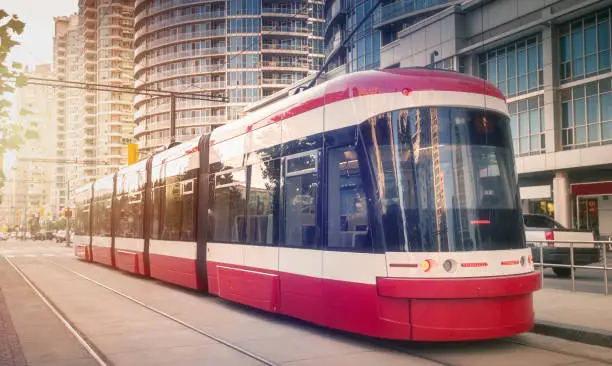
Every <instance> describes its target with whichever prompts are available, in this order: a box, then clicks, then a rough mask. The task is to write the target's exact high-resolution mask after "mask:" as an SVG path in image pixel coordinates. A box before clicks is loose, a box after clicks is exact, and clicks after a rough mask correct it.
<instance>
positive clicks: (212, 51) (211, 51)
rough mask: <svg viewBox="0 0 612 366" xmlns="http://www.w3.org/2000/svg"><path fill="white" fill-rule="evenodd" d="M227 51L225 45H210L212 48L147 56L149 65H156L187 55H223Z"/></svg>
mask: <svg viewBox="0 0 612 366" xmlns="http://www.w3.org/2000/svg"><path fill="white" fill-rule="evenodd" d="M225 52H226V48H225V46H223V47H210V48H200V49H198V50H185V51H179V52H170V53H167V54H164V55H159V56H146V59H147V62H148V63H149V65H156V64H159V63H162V62H165V61H170V60H179V59H182V58H187V57H200V56H210V55H221V54H225ZM141 62H142V60H141Z"/></svg>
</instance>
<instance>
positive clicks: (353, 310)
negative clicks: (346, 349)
mask: <svg viewBox="0 0 612 366" xmlns="http://www.w3.org/2000/svg"><path fill="white" fill-rule="evenodd" d="M110 182H112V183H110ZM97 190H100V191H99V192H98V193H96V191H97ZM109 192H111V193H109ZM75 205H76V212H77V215H76V221H77V222H76V225H75V226H76V227H75V235H76V236H75V254H76V255H77V256H78V257H79V258H81V259H83V260H87V261H93V262H98V263H101V264H105V265H110V266H114V267H117V268H119V269H121V270H124V271H127V272H131V273H137V274H141V275H144V276H150V277H152V278H155V279H158V280H161V281H166V282H169V283H173V284H177V285H180V286H184V287H189V288H192V289H197V290H202V291H206V292H208V293H210V294H213V295H216V296H219V297H221V298H224V299H227V300H229V301H233V302H238V303H241V304H245V305H247V306H252V307H255V308H259V309H263V310H266V311H269V312H273V313H278V314H284V315H287V316H291V317H295V318H299V319H303V320H305V321H308V322H312V323H316V324H319V325H322V326H326V327H329V328H335V329H340V330H343V331H348V332H354V333H359V334H363V335H367V336H372V337H379V338H387V339H398V340H413V341H456V340H476V339H489V338H499V337H505V336H511V335H514V334H518V333H522V332H526V331H529V330H530V329H531V328H532V327H533V323H534V312H533V299H532V295H533V292H534V291H536V290H538V289H539V288H540V277H539V276H538V274H537V273H536V272H535V271H534V264H533V260H532V257H531V252H530V250H529V249H528V248H527V247H526V246H525V238H524V232H523V225H522V219H521V210H520V208H521V207H520V200H519V194H518V188H517V184H516V173H515V167H514V158H513V151H512V139H511V134H510V125H509V118H508V113H507V108H506V103H505V99H504V96H503V95H502V94H501V92H500V91H499V90H497V89H496V88H495V87H494V86H492V85H491V84H489V83H487V82H485V81H483V80H481V79H478V78H475V77H471V76H468V75H464V74H459V73H455V72H449V71H443V70H433V69H388V70H376V71H364V72H359V73H353V74H348V75H345V76H342V77H339V78H335V79H332V80H330V81H328V82H326V83H323V84H321V85H318V86H315V87H313V88H311V89H307V90H304V91H302V92H300V93H298V94H296V95H293V96H291V97H288V98H286V99H284V100H282V101H279V102H277V103H276V104H273V105H271V106H268V107H265V108H263V109H261V110H258V111H257V112H254V113H253V114H251V115H248V116H246V117H244V118H242V119H240V120H238V121H235V122H231V123H228V124H226V125H224V126H222V127H219V128H217V129H215V130H214V131H212V132H211V133H210V134H207V135H203V136H200V137H198V138H195V139H193V140H191V141H187V142H184V143H182V144H180V145H177V146H174V147H171V148H169V149H167V150H165V151H162V152H159V153H157V154H155V155H153V156H152V157H150V158H148V159H147V160H144V161H141V162H139V163H137V164H135V165H132V166H129V167H126V168H124V169H121V170H120V171H119V172H117V173H116V174H114V175H113V176H109V177H104V178H102V179H101V180H100V181H96V182H94V183H93V184H90V185H88V186H86V187H83V188H81V189H80V190H79V191H78V193H77V199H76V200H75ZM76 238H78V240H77V239H76Z"/></svg>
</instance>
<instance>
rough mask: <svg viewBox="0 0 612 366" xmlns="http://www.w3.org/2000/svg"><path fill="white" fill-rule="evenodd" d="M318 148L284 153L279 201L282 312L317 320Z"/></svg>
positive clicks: (319, 295)
mask: <svg viewBox="0 0 612 366" xmlns="http://www.w3.org/2000/svg"><path fill="white" fill-rule="evenodd" d="M320 157H321V152H320V151H319V150H316V151H310V152H306V153H300V154H296V155H292V156H288V157H286V158H285V159H284V164H283V184H282V186H283V193H284V194H283V200H282V203H281V207H282V210H281V212H282V214H281V217H283V219H282V220H281V221H282V222H281V227H282V230H281V247H280V251H279V273H280V276H281V306H282V309H283V313H285V314H287V315H291V316H295V317H299V318H302V319H306V320H311V321H316V322H320V321H321V319H320V316H321V314H323V313H324V312H323V310H324V309H323V303H322V275H323V268H322V263H323V252H322V251H321V229H320V228H321V220H322V217H321V215H320V212H321V206H322V205H321V195H320V188H319V187H320V184H319V182H320V174H319V171H320V160H321V159H320Z"/></svg>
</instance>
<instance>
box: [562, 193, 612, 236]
mask: <svg viewBox="0 0 612 366" xmlns="http://www.w3.org/2000/svg"><path fill="white" fill-rule="evenodd" d="M571 192H572V196H573V198H574V202H575V203H574V207H575V210H573V221H574V223H575V224H576V227H578V228H580V229H584V230H593V231H595V232H596V233H598V234H599V237H600V238H601V239H608V238H609V237H611V236H612V182H595V183H579V184H572V185H571Z"/></svg>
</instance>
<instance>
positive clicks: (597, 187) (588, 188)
mask: <svg viewBox="0 0 612 366" xmlns="http://www.w3.org/2000/svg"><path fill="white" fill-rule="evenodd" d="M571 187H572V194H573V195H574V196H591V195H598V194H599V195H605V194H609V195H612V182H596V183H578V184H572V185H571Z"/></svg>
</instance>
